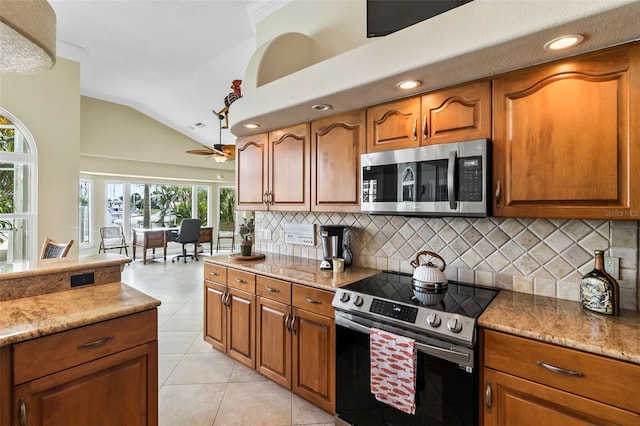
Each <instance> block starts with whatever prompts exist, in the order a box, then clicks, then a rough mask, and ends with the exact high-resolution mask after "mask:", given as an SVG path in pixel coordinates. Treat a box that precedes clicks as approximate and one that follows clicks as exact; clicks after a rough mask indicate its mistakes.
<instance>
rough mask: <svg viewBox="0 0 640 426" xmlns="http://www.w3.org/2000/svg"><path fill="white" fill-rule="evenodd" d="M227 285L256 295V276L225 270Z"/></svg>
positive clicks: (235, 270)
mask: <svg viewBox="0 0 640 426" xmlns="http://www.w3.org/2000/svg"><path fill="white" fill-rule="evenodd" d="M227 285H228V286H229V287H233V288H237V289H238V290H242V291H246V292H248V293H253V294H255V293H256V274H252V273H250V272H244V271H238V270H237V269H231V268H229V269H228V270H227Z"/></svg>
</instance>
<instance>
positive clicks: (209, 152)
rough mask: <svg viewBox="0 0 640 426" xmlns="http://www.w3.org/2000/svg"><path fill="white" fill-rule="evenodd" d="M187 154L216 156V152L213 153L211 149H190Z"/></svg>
mask: <svg viewBox="0 0 640 426" xmlns="http://www.w3.org/2000/svg"><path fill="white" fill-rule="evenodd" d="M187 152H188V153H189V154H196V155H214V154H216V153H215V152H214V151H212V150H210V149H190V150H189V151H187Z"/></svg>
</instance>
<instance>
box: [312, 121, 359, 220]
mask: <svg viewBox="0 0 640 426" xmlns="http://www.w3.org/2000/svg"><path fill="white" fill-rule="evenodd" d="M365 120H366V115H365V112H364V111H354V112H349V113H345V114H340V115H336V116H333V117H327V118H323V119H320V120H317V121H314V122H312V123H311V211H322V212H354V213H359V212H360V194H361V191H360V154H362V153H364V152H366V121H365Z"/></svg>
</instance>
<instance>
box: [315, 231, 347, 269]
mask: <svg viewBox="0 0 640 426" xmlns="http://www.w3.org/2000/svg"><path fill="white" fill-rule="evenodd" d="M320 241H321V243H322V262H320V269H332V268H333V261H332V259H335V258H344V264H345V265H346V266H349V265H351V261H352V258H353V255H352V253H351V249H350V248H349V229H348V228H347V227H346V226H343V225H321V226H320Z"/></svg>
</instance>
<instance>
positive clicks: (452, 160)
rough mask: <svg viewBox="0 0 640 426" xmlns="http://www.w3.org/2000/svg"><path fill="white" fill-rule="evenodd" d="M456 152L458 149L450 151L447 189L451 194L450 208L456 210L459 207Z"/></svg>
mask: <svg viewBox="0 0 640 426" xmlns="http://www.w3.org/2000/svg"><path fill="white" fill-rule="evenodd" d="M456 154H457V152H456V151H450V152H449V164H448V167H447V191H448V195H449V208H450V209H451V210H456V209H457V208H458V203H457V202H456V190H455V176H456Z"/></svg>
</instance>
